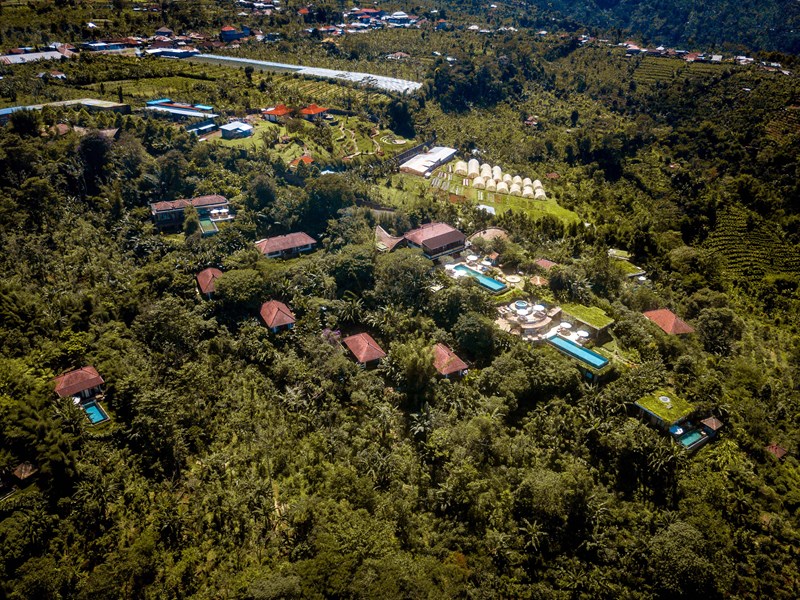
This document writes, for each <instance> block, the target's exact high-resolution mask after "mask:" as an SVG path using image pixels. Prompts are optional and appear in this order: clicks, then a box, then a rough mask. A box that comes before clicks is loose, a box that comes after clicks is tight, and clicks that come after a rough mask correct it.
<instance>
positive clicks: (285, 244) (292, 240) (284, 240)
mask: <svg viewBox="0 0 800 600" xmlns="http://www.w3.org/2000/svg"><path fill="white" fill-rule="evenodd" d="M316 243H317V241H316V240H315V239H314V238H312V237H311V236H310V235H308V234H307V233H304V232H302V231H296V232H294V233H287V234H286V235H278V236H275V237H270V238H265V239H263V240H259V241H257V242H256V248H258V249H259V250H260V251H261V253H262V254H272V253H273V252H286V251H287V250H293V249H294V248H300V247H302V246H307V245H308V244H316Z"/></svg>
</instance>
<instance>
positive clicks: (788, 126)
mask: <svg viewBox="0 0 800 600" xmlns="http://www.w3.org/2000/svg"><path fill="white" fill-rule="evenodd" d="M764 129H765V131H766V133H767V135H768V136H769V137H770V138H771V139H773V140H774V141H776V142H778V143H781V142H783V141H784V140H785V138H786V137H788V136H796V135H799V134H800V106H787V107H786V108H784V109H783V110H781V111H779V112H777V113H776V114H775V118H774V119H773V120H772V121H770V122H769V123H768V124H767V126H766V127H765V128H764Z"/></svg>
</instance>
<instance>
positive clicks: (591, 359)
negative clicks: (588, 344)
mask: <svg viewBox="0 0 800 600" xmlns="http://www.w3.org/2000/svg"><path fill="white" fill-rule="evenodd" d="M547 341H548V342H550V343H551V344H552V345H553V346H555V347H556V348H558V349H559V350H561V351H562V352H563V353H564V354H567V355H568V356H571V357H572V358H575V359H577V360H579V361H581V362H583V363H586V364H587V365H589V366H590V367H593V368H595V369H602V368H603V367H605V366H606V365H607V364H608V359H607V358H606V357H605V356H600V355H599V354H598V353H597V352H592V351H591V350H588V349H586V348H584V347H583V346H581V345H580V344H576V343H575V342H572V341H570V340H568V339H566V338H563V337H560V336H558V335H556V336H554V337H551V338H549V339H548V340H547Z"/></svg>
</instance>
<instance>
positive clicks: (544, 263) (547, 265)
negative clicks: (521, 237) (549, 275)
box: [533, 258, 558, 271]
mask: <svg viewBox="0 0 800 600" xmlns="http://www.w3.org/2000/svg"><path fill="white" fill-rule="evenodd" d="M533 264H535V265H536V266H537V267H541V268H542V269H544V270H545V271H549V270H550V269H552V268H553V267H557V266H558V263H556V262H553V261H552V260H547V259H546V258H537V259H536V260H535V261H533Z"/></svg>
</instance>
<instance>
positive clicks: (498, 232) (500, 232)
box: [469, 227, 508, 241]
mask: <svg viewBox="0 0 800 600" xmlns="http://www.w3.org/2000/svg"><path fill="white" fill-rule="evenodd" d="M477 238H482V239H484V240H486V241H490V240H494V239H497V238H500V239H503V240H506V239H508V234H507V233H506V230H505V229H501V228H500V227H489V228H488V229H483V230H481V231H478V232H475V233H473V234H472V235H471V236H469V239H470V241H473V240H475V239H477Z"/></svg>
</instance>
